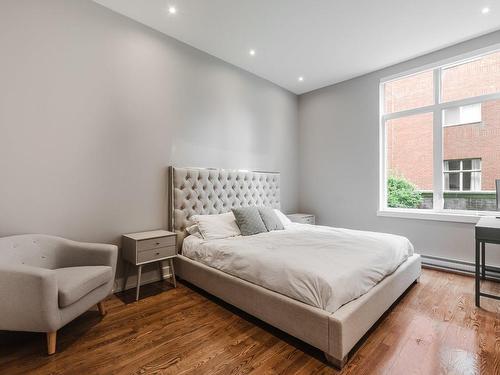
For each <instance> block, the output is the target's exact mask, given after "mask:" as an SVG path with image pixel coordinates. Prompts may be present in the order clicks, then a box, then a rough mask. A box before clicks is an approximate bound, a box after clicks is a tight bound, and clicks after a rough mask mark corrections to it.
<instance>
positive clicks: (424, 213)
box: [377, 44, 500, 223]
mask: <svg viewBox="0 0 500 375" xmlns="http://www.w3.org/2000/svg"><path fill="white" fill-rule="evenodd" d="M499 51H500V44H495V45H492V46H489V47H486V48H482V49H479V50H475V51H471V52H469V53H465V54H462V55H459V56H455V57H452V58H449V59H445V60H442V61H439V62H436V63H433V64H428V65H425V66H422V67H418V68H415V69H411V70H409V71H405V72H401V73H398V74H394V75H392V76H389V77H385V78H382V79H381V80H380V86H379V176H380V177H379V209H378V211H377V215H378V216H389V217H402V218H413V219H426V220H438V221H453V222H462V223H476V222H477V220H478V219H479V217H481V216H491V215H495V214H496V213H497V212H496V211H473V210H464V211H462V210H449V209H447V210H445V209H444V208H442V207H444V189H443V188H444V174H443V169H444V165H443V164H444V163H443V160H444V158H443V157H442V155H443V112H442V111H443V110H444V109H447V108H453V107H460V106H465V105H470V104H476V103H484V102H486V101H491V100H500V92H497V93H494V94H487V95H480V96H475V97H470V98H465V99H460V100H454V101H450V102H445V103H442V102H441V83H442V82H441V72H442V69H444V68H449V67H452V66H455V65H459V64H464V63H467V62H470V61H473V60H476V59H479V58H481V57H483V56H485V55H488V54H491V53H495V52H499ZM429 70H432V71H433V83H434V87H433V89H434V92H433V96H434V104H432V105H428V106H424V107H419V108H414V109H408V110H404V111H399V112H393V113H387V114H386V113H384V111H385V108H384V85H385V84H386V83H388V82H390V81H394V80H397V79H401V78H404V77H408V76H411V75H415V74H419V73H423V72H425V71H429ZM425 113H432V114H433V178H432V180H433V207H434V208H433V209H405V208H390V207H387V155H386V144H387V137H386V127H385V124H386V122H387V121H389V120H393V119H397V118H402V117H407V116H412V115H419V114H425Z"/></svg>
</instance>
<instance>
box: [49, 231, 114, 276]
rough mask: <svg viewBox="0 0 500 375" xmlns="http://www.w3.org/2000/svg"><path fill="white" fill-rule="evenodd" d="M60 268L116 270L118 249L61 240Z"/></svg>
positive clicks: (111, 246)
mask: <svg viewBox="0 0 500 375" xmlns="http://www.w3.org/2000/svg"><path fill="white" fill-rule="evenodd" d="M61 241H62V247H61V251H60V253H59V257H60V258H59V264H60V265H61V267H78V266H109V267H112V268H113V272H114V271H115V269H116V260H117V257H118V247H117V246H115V245H108V244H98V243H87V242H77V241H71V240H66V239H61Z"/></svg>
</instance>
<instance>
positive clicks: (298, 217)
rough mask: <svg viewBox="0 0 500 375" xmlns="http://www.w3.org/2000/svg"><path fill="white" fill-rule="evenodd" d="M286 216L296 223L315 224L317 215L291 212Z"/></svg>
mask: <svg viewBox="0 0 500 375" xmlns="http://www.w3.org/2000/svg"><path fill="white" fill-rule="evenodd" d="M286 216H287V217H288V218H289V219H290V220H291V221H293V222H294V223H301V224H313V225H314V224H315V223H316V217H315V216H314V215H311V214H290V215H286Z"/></svg>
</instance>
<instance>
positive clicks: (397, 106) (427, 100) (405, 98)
mask: <svg viewBox="0 0 500 375" xmlns="http://www.w3.org/2000/svg"><path fill="white" fill-rule="evenodd" d="M433 87H434V81H433V73H432V70H430V71H426V72H423V73H419V74H415V75H412V76H409V77H404V78H401V79H397V80H394V81H390V82H387V83H385V84H384V100H385V103H384V110H385V113H393V112H399V111H405V110H407V109H413V108H419V107H424V106H427V105H432V104H434V93H433Z"/></svg>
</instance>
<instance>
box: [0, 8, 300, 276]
mask: <svg viewBox="0 0 500 375" xmlns="http://www.w3.org/2000/svg"><path fill="white" fill-rule="evenodd" d="M0 51H1V52H0V54H1V57H0V176H1V177H0V178H1V181H0V236H7V235H13V234H20V233H48V234H53V235H60V236H63V237H67V238H71V239H75V240H82V241H99V242H108V243H116V244H118V243H119V242H120V236H121V234H122V233H130V232H136V231H142V230H150V229H158V228H166V226H167V197H166V191H167V167H168V166H169V165H177V166H199V167H220V168H242V169H256V170H270V171H280V172H281V179H282V186H281V192H282V197H281V198H282V205H283V209H284V210H285V211H294V210H296V208H297V204H298V170H297V163H298V155H297V148H298V119H297V106H298V103H297V97H296V95H294V94H292V93H290V92H288V91H286V90H284V89H282V88H279V87H278V86H276V85H274V84H271V83H269V82H268V81H265V80H262V79H260V78H257V77H256V76H254V75H252V74H250V73H247V72H244V71H242V70H240V69H238V68H236V67H234V66H232V65H229V64H227V63H225V62H223V61H221V60H219V59H216V58H214V57H212V56H210V55H207V54H205V53H203V52H201V51H198V50H196V49H194V48H191V47H189V46H187V45H185V44H182V43H180V42H178V41H176V40H174V39H172V38H169V37H167V36H165V35H163V34H160V33H158V32H155V31H153V30H152V29H149V28H147V27H145V26H143V25H141V24H139V23H137V22H134V21H132V20H130V19H128V18H125V17H123V16H121V15H118V14H116V13H113V12H112V11H110V10H108V9H107V8H104V7H102V6H100V5H98V4H96V3H94V2H92V1H90V0H88V1H87V0H44V1H39V0H31V1H29V0H23V1H19V0H3V1H2V2H1V5H0ZM154 275H156V274H154ZM145 278H146V279H148V275H146V276H145ZM149 278H150V277H149ZM131 282H133V280H131Z"/></svg>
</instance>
